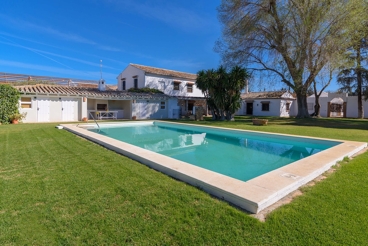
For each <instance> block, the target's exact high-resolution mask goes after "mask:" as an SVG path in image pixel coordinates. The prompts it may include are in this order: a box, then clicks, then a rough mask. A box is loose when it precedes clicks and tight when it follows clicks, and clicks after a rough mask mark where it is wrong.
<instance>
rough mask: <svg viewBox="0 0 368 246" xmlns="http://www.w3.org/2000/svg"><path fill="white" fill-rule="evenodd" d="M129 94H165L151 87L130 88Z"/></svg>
mask: <svg viewBox="0 0 368 246" xmlns="http://www.w3.org/2000/svg"><path fill="white" fill-rule="evenodd" d="M128 91H129V92H135V93H157V94H164V93H163V92H162V91H160V90H158V89H153V88H149V87H144V88H130V89H128Z"/></svg>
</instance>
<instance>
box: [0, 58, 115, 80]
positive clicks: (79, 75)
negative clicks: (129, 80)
mask: <svg viewBox="0 0 368 246" xmlns="http://www.w3.org/2000/svg"><path fill="white" fill-rule="evenodd" d="M0 66H2V67H3V68H5V67H11V68H12V69H14V68H19V71H18V72H17V73H21V74H22V73H25V72H23V71H24V70H25V69H27V70H37V71H41V72H42V74H41V75H44V74H45V72H46V73H47V72H49V73H57V74H63V75H62V77H70V78H75V79H91V80H98V79H99V78H100V72H99V71H93V72H91V71H82V70H73V69H65V68H57V67H52V66H45V65H39V64H33V63H32V64H30V63H23V62H18V61H9V60H1V59H0ZM35 73H36V72H35ZM34 75H37V74H34ZM102 75H103V77H104V78H105V80H106V81H107V83H109V84H111V83H113V84H115V83H116V81H115V78H116V74H115V73H105V72H104V73H102Z"/></svg>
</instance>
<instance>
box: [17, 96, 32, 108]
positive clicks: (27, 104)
mask: <svg viewBox="0 0 368 246" xmlns="http://www.w3.org/2000/svg"><path fill="white" fill-rule="evenodd" d="M20 107H21V108H32V98H31V97H21V98H20Z"/></svg>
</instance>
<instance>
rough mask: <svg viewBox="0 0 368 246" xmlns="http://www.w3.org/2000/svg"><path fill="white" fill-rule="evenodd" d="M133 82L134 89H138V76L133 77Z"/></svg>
mask: <svg viewBox="0 0 368 246" xmlns="http://www.w3.org/2000/svg"><path fill="white" fill-rule="evenodd" d="M133 80H134V89H138V76H133Z"/></svg>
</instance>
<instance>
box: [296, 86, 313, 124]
mask: <svg viewBox="0 0 368 246" xmlns="http://www.w3.org/2000/svg"><path fill="white" fill-rule="evenodd" d="M296 101H297V103H298V114H297V116H296V118H310V115H309V113H308V104H307V95H306V93H303V92H301V91H299V92H296Z"/></svg>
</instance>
